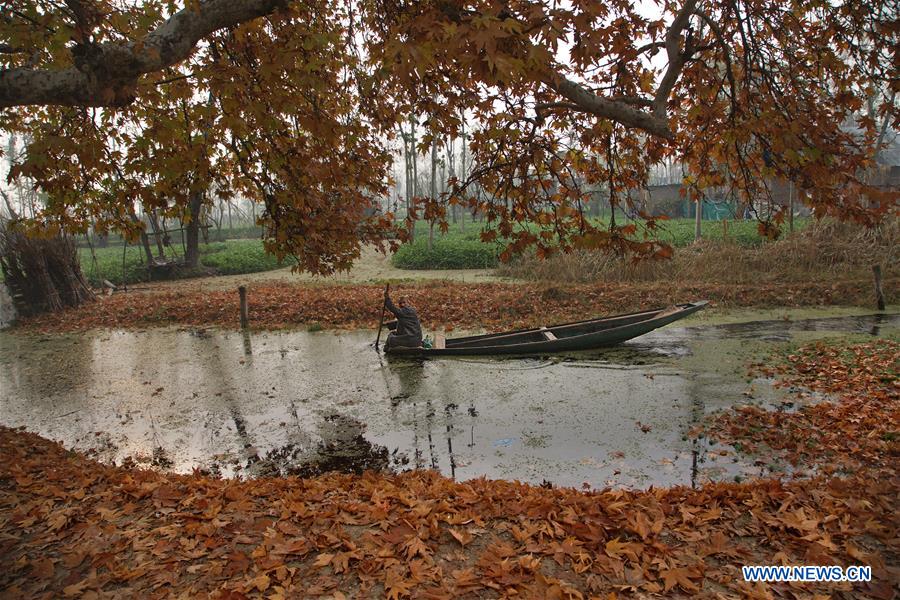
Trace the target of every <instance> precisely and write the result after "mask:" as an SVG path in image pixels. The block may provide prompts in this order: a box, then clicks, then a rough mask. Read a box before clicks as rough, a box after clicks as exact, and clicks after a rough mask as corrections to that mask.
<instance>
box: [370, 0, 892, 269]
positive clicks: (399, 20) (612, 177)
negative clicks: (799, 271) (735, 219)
mask: <svg viewBox="0 0 900 600" xmlns="http://www.w3.org/2000/svg"><path fill="white" fill-rule="evenodd" d="M640 8H641V7H640V5H639V4H638V3H635V2H626V1H621V2H581V1H575V2H571V3H567V4H565V5H559V4H557V3H552V4H551V3H536V2H531V1H527V0H523V1H516V0H512V1H492V0H484V1H474V2H464V3H461V2H453V1H450V2H448V1H435V2H425V3H417V4H415V5H409V4H406V3H403V2H396V1H392V0H384V1H383V2H381V3H380V4H379V7H378V10H377V11H376V12H374V13H372V14H371V15H370V19H369V21H368V23H369V26H370V28H371V29H372V30H373V31H374V32H376V33H377V35H376V36H374V37H373V38H372V39H371V43H370V45H369V51H370V53H371V56H372V57H373V60H375V61H376V62H377V64H381V65H385V66H386V67H387V68H390V69H391V73H392V77H391V78H390V81H391V82H392V84H393V85H394V90H395V93H397V94H403V93H404V92H407V93H409V92H410V91H411V90H419V94H418V96H417V98H418V101H417V104H418V106H419V107H420V108H419V109H418V110H420V111H423V112H428V113H429V114H434V115H436V116H437V118H435V119H434V121H433V123H434V124H435V125H434V127H432V130H431V133H430V134H431V135H438V134H444V135H445V134H446V132H447V131H448V130H449V131H456V130H458V129H460V122H459V119H458V118H457V115H458V113H459V110H460V109H461V108H468V109H470V110H473V111H474V113H475V115H476V117H477V119H478V121H479V123H480V127H479V129H478V130H477V131H475V132H473V139H472V144H471V150H472V152H473V161H474V162H473V164H472V169H471V172H470V173H469V175H468V176H467V177H466V179H465V180H463V181H460V182H459V184H458V185H457V188H456V193H455V198H454V201H455V202H465V203H469V204H470V205H473V204H475V205H477V208H478V209H479V210H481V211H484V212H485V213H486V214H487V215H488V217H489V218H490V219H492V220H495V221H497V222H498V225H499V227H498V230H499V232H500V233H501V234H503V235H506V236H509V237H510V238H511V239H512V240H513V244H512V247H513V249H521V248H523V247H525V246H527V245H530V244H536V245H537V246H538V248H539V252H540V251H547V250H550V248H551V247H552V246H554V245H559V244H562V245H563V246H564V247H571V246H589V247H597V246H613V247H619V248H621V249H623V250H625V249H628V250H632V251H636V252H641V253H654V252H655V253H663V254H665V253H667V249H665V248H664V247H662V246H660V245H658V244H654V243H652V242H651V241H649V240H647V241H645V240H638V239H635V237H634V232H635V231H634V226H633V225H631V224H629V225H618V224H610V227H609V229H608V230H606V231H600V230H598V229H597V228H596V227H594V226H592V224H591V223H590V222H588V221H587V220H586V219H585V218H584V210H583V208H584V203H585V201H586V199H587V189H586V188H587V186H589V185H593V184H597V183H605V186H606V188H607V191H608V193H609V200H610V202H611V203H612V204H613V205H618V204H629V205H631V204H632V201H631V200H630V196H629V195H627V194H623V193H622V192H624V191H625V190H628V189H639V188H641V187H644V186H645V185H646V181H647V177H648V171H647V166H648V165H652V164H656V163H659V162H661V161H664V160H677V161H679V162H681V163H683V164H684V165H685V167H686V169H687V171H688V174H687V176H686V177H685V183H686V184H687V185H686V187H687V188H688V189H689V190H692V191H693V192H694V193H699V192H700V191H701V190H702V189H704V188H707V187H711V186H728V187H732V188H734V189H735V190H736V192H737V193H739V194H741V195H742V197H743V200H744V201H745V202H751V201H754V200H757V199H759V198H761V197H762V198H763V199H765V197H766V192H767V190H766V189H765V187H764V182H765V181H766V180H768V179H771V178H773V177H784V178H789V179H791V180H794V181H797V182H798V184H799V185H800V186H801V187H802V188H803V189H804V191H805V193H806V196H807V202H808V203H809V204H811V205H812V207H813V208H814V210H815V211H816V214H817V215H824V214H832V215H836V216H837V217H839V218H842V219H852V220H856V221H859V222H862V223H866V224H872V223H874V222H876V221H878V220H879V219H880V218H881V217H882V216H883V215H884V214H891V213H894V212H896V207H897V196H896V195H893V196H885V195H884V194H881V193H879V192H878V191H877V190H875V189H873V188H870V187H867V186H866V184H865V181H864V180H863V178H862V177H861V174H862V172H863V171H864V170H865V169H866V168H867V167H868V166H869V165H870V164H871V158H872V153H873V144H874V143H877V141H876V140H877V137H878V131H877V128H876V121H877V120H878V118H879V117H880V118H882V119H887V120H888V121H892V122H893V123H894V124H895V125H896V124H897V120H898V114H900V111H898V107H897V104H896V103H895V102H894V101H893V98H894V97H895V96H894V95H895V93H896V91H897V88H898V86H900V83H898V81H900V80H898V78H897V77H896V64H897V62H898V47H900V44H898V21H897V12H896V7H893V8H892V7H891V6H890V4H889V3H879V2H876V3H870V2H859V1H848V2H842V3H821V2H812V1H808V2H780V1H772V0H739V1H733V0H728V1H701V0H684V1H683V2H671V1H665V2H657V3H655V9H654V8H646V9H645V10H644V11H642V10H640ZM451 65H452V68H451V67H450V66H451ZM872 98H876V100H875V101H874V105H875V106H876V108H875V109H874V111H871V112H872V113H873V114H862V115H859V116H858V117H856V118H855V119H854V120H855V121H856V123H857V125H858V130H857V132H858V133H852V132H850V131H848V130H847V129H846V128H842V126H841V124H842V122H844V121H845V119H848V118H854V115H858V113H857V112H856V111H857V110H858V109H859V108H860V106H862V104H863V103H864V102H867V101H871V99H872ZM436 99H437V100H436ZM475 182H480V183H481V184H482V185H484V187H485V189H486V190H487V191H488V193H489V194H490V197H489V198H488V199H487V201H485V202H483V203H478V201H477V200H475V199H473V198H472V197H471V196H470V195H467V194H466V191H467V188H468V187H469V186H470V185H472V184H473V183H475ZM631 208H635V207H634V206H631ZM783 218H784V212H783V210H781V209H778V208H777V207H776V208H775V209H774V210H773V211H771V213H769V212H766V213H765V216H764V217H763V218H762V221H763V222H762V223H761V227H762V229H763V231H764V232H766V233H770V234H775V233H776V232H777V230H776V228H775V227H774V225H775V224H777V223H778V222H780V221H781V219H783ZM527 223H532V224H534V223H537V224H538V225H539V226H540V227H539V228H538V230H535V228H534V227H530V228H525V227H519V228H517V227H515V225H525V224H527ZM649 224H650V225H651V229H652V225H653V221H652V220H650V222H649ZM486 235H493V234H492V232H487V233H486Z"/></svg>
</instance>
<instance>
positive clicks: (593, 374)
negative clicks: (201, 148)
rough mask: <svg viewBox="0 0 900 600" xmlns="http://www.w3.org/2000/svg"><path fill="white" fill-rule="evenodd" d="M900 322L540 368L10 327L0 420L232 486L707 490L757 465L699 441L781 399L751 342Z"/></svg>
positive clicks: (726, 334)
mask: <svg viewBox="0 0 900 600" xmlns="http://www.w3.org/2000/svg"><path fill="white" fill-rule="evenodd" d="M898 325H900V317H898V316H897V315H875V316H872V317H843V318H838V319H816V320H809V321H794V322H790V321H782V320H772V321H765V322H757V323H752V324H740V325H720V326H713V327H688V328H681V329H676V328H667V329H663V330H659V331H657V332H654V333H652V334H649V335H647V336H643V337H641V338H639V339H637V340H633V341H631V342H629V343H627V344H625V345H622V346H620V347H617V348H613V349H609V350H604V351H593V352H580V353H572V354H569V355H562V356H547V357H536V358H516V357H504V358H498V359H494V358H484V357H473V358H450V359H441V360H424V361H423V360H415V359H408V358H402V359H400V358H394V357H385V356H383V355H380V354H378V353H376V352H375V351H374V350H373V349H372V348H371V347H370V346H369V342H370V338H369V336H368V334H367V333H365V332H363V333H359V334H353V333H350V334H340V335H335V334H333V333H327V332H321V333H308V332H282V333H252V334H251V333H250V332H249V331H245V332H240V333H238V332H221V331H217V330H214V329H195V330H189V331H178V330H172V329H169V330H149V331H146V332H101V333H88V334H83V335H77V336H52V337H40V336H24V335H16V334H9V333H0V365H2V371H0V386H2V390H3V394H2V401H0V422H2V423H4V424H7V425H11V426H18V425H24V426H26V427H27V428H29V429H31V430H33V431H36V432H38V433H41V434H42V435H45V436H47V437H50V438H52V439H59V440H62V441H63V443H64V444H65V445H66V446H67V447H75V448H79V449H82V450H91V451H94V452H95V453H96V455H97V456H98V457H99V458H101V459H104V460H115V461H118V462H122V461H124V460H125V459H126V457H130V459H131V460H132V461H134V462H135V463H136V464H140V465H144V466H147V465H155V466H157V467H160V468H171V469H174V470H177V471H182V472H185V471H190V470H191V469H193V468H200V469H206V470H208V471H210V472H212V473H219V474H222V475H224V476H230V475H247V476H258V475H274V474H280V475H284V474H314V473H319V472H323V471H325V470H330V469H338V470H344V471H354V472H357V471H359V470H363V469H389V470H403V469H408V468H433V469H438V470H440V471H441V472H443V473H445V474H446V475H449V476H452V477H456V478H458V479H460V480H466V479H469V478H471V477H478V476H481V475H485V476H488V477H498V478H515V479H521V480H526V481H531V482H534V483H541V482H543V481H547V480H549V481H552V482H553V483H554V484H557V485H566V486H577V487H582V486H585V485H586V486H588V487H603V486H606V485H614V486H625V487H646V486H649V485H672V484H686V485H699V484H701V483H703V482H704V481H706V480H708V479H731V478H734V477H735V476H746V475H748V474H758V473H759V472H761V471H760V467H758V466H756V465H753V464H748V463H747V462H746V459H745V458H744V457H742V456H739V455H735V454H734V453H728V452H725V451H724V450H723V449H720V448H715V447H711V446H709V445H708V443H707V442H706V441H705V440H697V439H693V438H692V437H691V436H689V435H688V433H689V431H690V430H691V429H692V427H693V426H694V425H696V424H697V423H698V422H699V421H701V420H702V419H703V418H705V416H706V415H708V414H709V413H710V412H711V411H714V410H717V409H721V408H726V407H729V406H731V405H733V404H734V403H735V402H744V401H745V399H746V396H745V394H746V393H747V390H748V386H750V385H753V386H754V391H753V398H754V400H755V401H758V402H762V403H770V404H773V405H778V403H779V401H780V397H779V395H778V394H779V393H778V392H776V391H775V390H772V389H771V388H770V387H769V386H768V385H767V384H766V383H765V382H762V381H758V382H750V383H748V382H747V381H746V380H745V373H744V365H745V364H746V354H745V352H746V348H747V347H748V345H749V344H751V343H752V344H757V345H758V347H759V348H769V347H772V346H775V345H777V344H779V343H783V342H782V340H792V339H793V335H792V334H793V333H795V332H799V331H802V332H835V331H839V332H852V333H870V334H873V335H874V334H878V333H884V332H889V331H891V330H892V328H893V329H896V328H897V327H898Z"/></svg>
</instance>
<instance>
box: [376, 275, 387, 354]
mask: <svg viewBox="0 0 900 600" xmlns="http://www.w3.org/2000/svg"><path fill="white" fill-rule="evenodd" d="M390 289H391V284H387V285H385V286H384V293H385V296H387V293H388V292H389V291H390ZM386 308H387V298H384V299H383V300H382V302H381V320H380V321H378V335H377V336H376V337H375V349H376V350H378V342H379V341H381V328H382V327H384V311H385V309H386Z"/></svg>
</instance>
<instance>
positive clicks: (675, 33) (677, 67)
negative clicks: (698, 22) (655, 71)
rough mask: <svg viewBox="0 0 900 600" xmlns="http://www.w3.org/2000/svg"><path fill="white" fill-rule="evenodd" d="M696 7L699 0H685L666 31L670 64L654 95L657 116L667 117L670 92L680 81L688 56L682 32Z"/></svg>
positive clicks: (654, 109)
mask: <svg viewBox="0 0 900 600" xmlns="http://www.w3.org/2000/svg"><path fill="white" fill-rule="evenodd" d="M696 8H697V0H685V3H684V5H683V6H682V7H681V10H679V11H678V14H676V15H675V20H674V21H672V24H671V25H670V26H669V29H668V31H666V54H667V55H668V57H669V65H668V66H667V67H666V72H665V74H664V75H663V78H662V81H660V83H659V88H657V90H656V94H655V95H654V97H653V114H654V115H655V116H657V117H660V118H665V115H666V103H667V102H668V100H669V94H670V93H671V92H672V88H673V87H675V82H676V81H678V77H679V76H680V75H681V70H682V69H683V68H684V63H685V60H686V59H687V58H688V54H689V52H688V49H685V52H684V53H682V51H681V32H682V31H684V29H685V27H687V25H688V21H689V20H690V18H691V14H692V13H693V12H694V11H695V10H696Z"/></svg>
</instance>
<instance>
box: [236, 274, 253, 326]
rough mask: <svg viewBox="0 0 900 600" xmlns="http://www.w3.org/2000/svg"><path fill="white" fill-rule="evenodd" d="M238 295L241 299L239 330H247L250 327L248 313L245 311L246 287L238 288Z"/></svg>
mask: <svg viewBox="0 0 900 600" xmlns="http://www.w3.org/2000/svg"><path fill="white" fill-rule="evenodd" d="M238 294H239V295H240V297H241V329H247V327H249V326H250V311H249V310H248V309H247V286H244V285H242V286H240V287H238Z"/></svg>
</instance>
